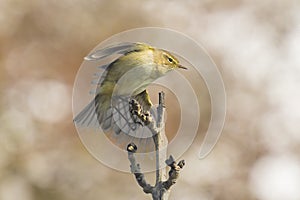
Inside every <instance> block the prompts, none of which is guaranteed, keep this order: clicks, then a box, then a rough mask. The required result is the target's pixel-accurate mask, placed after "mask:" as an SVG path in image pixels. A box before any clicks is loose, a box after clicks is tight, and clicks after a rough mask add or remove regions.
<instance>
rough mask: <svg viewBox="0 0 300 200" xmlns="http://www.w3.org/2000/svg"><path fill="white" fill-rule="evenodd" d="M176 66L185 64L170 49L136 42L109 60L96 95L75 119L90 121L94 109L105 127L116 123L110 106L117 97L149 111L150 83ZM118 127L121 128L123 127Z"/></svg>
mask: <svg viewBox="0 0 300 200" xmlns="http://www.w3.org/2000/svg"><path fill="white" fill-rule="evenodd" d="M177 68H185V67H183V66H181V65H180V64H179V62H178V60H177V59H176V58H175V57H174V56H173V55H171V54H170V53H169V52H167V51H165V50H162V49H157V48H154V47H152V46H149V45H146V44H141V43H136V44H134V45H133V46H132V47H131V48H130V49H129V50H128V51H126V52H124V55H122V56H120V57H119V58H117V59H116V60H115V61H113V62H112V63H111V64H109V66H108V67H107V68H106V71H105V73H104V76H103V77H102V78H103V79H102V82H101V83H100V84H99V86H98V88H97V90H96V96H95V99H94V100H93V101H92V102H91V103H90V104H89V105H88V106H87V107H86V108H84V109H83V110H82V112H80V113H79V114H78V115H77V116H76V118H75V119H74V121H75V122H76V123H77V124H79V125H80V124H88V119H89V116H90V115H91V113H90V112H94V113H95V114H96V116H97V119H98V123H99V125H100V126H101V127H102V129H103V130H104V131H107V130H109V129H110V128H111V127H112V125H113V124H114V123H115V122H114V121H113V119H112V116H113V111H112V109H111V107H112V99H113V98H114V97H128V96H129V97H131V98H134V99H136V100H137V101H138V102H139V103H140V105H141V106H142V110H143V111H149V110H150V108H151V106H152V103H151V101H150V97H149V95H148V92H147V91H146V88H147V86H148V85H149V84H150V83H152V82H153V81H155V80H156V79H158V78H159V77H162V76H164V75H165V74H167V72H169V71H171V70H173V69H177ZM114 129H115V128H114ZM117 130H118V131H122V130H121V127H119V129H117Z"/></svg>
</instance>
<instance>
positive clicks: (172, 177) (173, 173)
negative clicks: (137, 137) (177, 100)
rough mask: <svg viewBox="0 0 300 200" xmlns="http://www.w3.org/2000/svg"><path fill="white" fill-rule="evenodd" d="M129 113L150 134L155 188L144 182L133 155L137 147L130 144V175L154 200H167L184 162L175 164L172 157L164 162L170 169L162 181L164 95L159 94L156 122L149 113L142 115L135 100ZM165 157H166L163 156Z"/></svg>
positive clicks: (164, 139) (164, 136)
mask: <svg viewBox="0 0 300 200" xmlns="http://www.w3.org/2000/svg"><path fill="white" fill-rule="evenodd" d="M129 104H130V112H131V114H132V115H135V116H137V117H138V118H139V119H140V120H141V121H142V122H143V123H144V124H145V125H146V126H147V127H148V128H149V130H150V131H151V132H152V137H153V141H154V144H155V151H156V183H155V186H151V185H150V184H148V183H147V182H146V180H145V176H144V174H143V173H141V169H140V165H139V164H138V163H136V159H135V156H134V153H135V152H136V150H137V146H136V145H135V144H134V143H130V144H128V146H127V151H128V159H129V161H130V164H131V165H130V169H131V173H133V174H134V175H135V178H136V181H137V182H138V184H139V185H140V186H141V187H142V188H143V191H144V192H145V193H147V194H148V193H151V194H152V198H153V199H154V200H167V199H168V194H169V189H170V188H171V186H172V185H174V184H175V183H176V181H177V179H178V176H179V171H180V170H181V169H182V168H183V166H184V165H185V162H184V160H181V161H179V163H178V164H177V163H176V161H175V160H174V158H173V157H172V156H170V157H169V159H167V160H166V161H165V162H166V164H167V165H168V166H169V167H170V171H169V177H168V179H167V180H166V181H162V179H163V174H164V172H165V170H163V169H161V166H162V164H161V159H160V150H161V148H162V145H167V137H166V135H165V132H164V122H163V119H164V110H165V103H164V93H163V92H160V93H159V105H158V107H157V115H158V117H157V121H156V122H155V121H154V120H153V118H152V116H151V115H150V114H149V113H143V111H142V109H141V106H140V105H139V103H138V101H136V100H135V99H133V100H131V101H130V102H129ZM164 157H166V156H164Z"/></svg>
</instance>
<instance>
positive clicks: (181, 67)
mask: <svg viewBox="0 0 300 200" xmlns="http://www.w3.org/2000/svg"><path fill="white" fill-rule="evenodd" d="M178 68H180V69H185V70H187V69H188V68H186V67H185V66H182V65H178Z"/></svg>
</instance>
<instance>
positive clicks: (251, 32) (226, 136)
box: [0, 0, 300, 200]
mask: <svg viewBox="0 0 300 200" xmlns="http://www.w3.org/2000/svg"><path fill="white" fill-rule="evenodd" d="M299 11H300V5H299V1H297V0H295V1H293V0H287V1H281V0H275V1H274V0H254V1H250V0H249V1H246V0H244V1H242V0H223V1H217V0H215V1H212V0H204V1H197V0H187V1H179V0H178V1H162V0H153V1H150V0H147V1H139V0H132V1H121V0H117V1H101V0H98V1H96V0H93V1H79V0H77V1H71V0H64V1H54V0H50V1H35V0H29V1H23V0H1V1H0V24H1V26H0V80H1V82H0V92H1V93H0V94H1V99H0V111H1V113H0V119H1V125H0V199H1V200H19V199H22V200H50V199H51V200H52V199H56V200H81V199H86V200H94V199H107V200H109V199H111V200H117V199H118V200H123V199H124V200H125V199H150V197H149V196H145V195H144V194H143V192H142V191H141V189H140V188H139V187H138V185H137V184H136V182H135V180H134V179H133V176H132V175H130V174H125V173H119V172H117V171H114V170H111V169H109V168H107V167H105V166H103V165H101V164H100V163H99V162H98V161H96V160H95V159H93V157H91V156H90V154H88V152H87V151H86V150H85V148H84V147H83V145H82V144H81V142H80V140H79V138H78V136H77V133H76V131H75V129H74V126H73V124H72V114H71V97H72V96H71V95H72V85H73V82H74V79H75V75H76V72H77V70H78V68H79V66H80V64H81V62H82V59H83V57H84V56H85V55H86V54H87V53H88V52H89V51H90V50H91V49H92V48H94V47H95V46H96V45H97V44H98V43H99V42H101V41H102V40H104V39H106V38H107V37H109V36H111V35H113V34H115V33H118V32H120V31H124V30H127V29H130V28H136V27H144V26H160V27H168V28H172V29H175V30H177V31H180V32H183V33H185V34H187V35H189V36H190V37H192V38H194V39H195V40H196V41H197V42H199V43H201V44H202V45H203V46H204V47H206V49H207V51H208V52H209V53H210V55H211V56H212V58H213V59H214V60H215V62H216V64H217V65H218V67H219V69H220V71H221V73H222V75H223V77H224V82H225V87H226V92H227V98H228V102H227V105H228V107H227V118H226V124H225V127H224V131H223V134H222V136H221V139H220V141H219V143H218V144H217V146H216V148H215V149H214V151H213V152H212V153H211V154H210V155H209V157H208V158H206V159H204V160H198V159H197V153H198V150H199V144H200V143H199V142H200V141H201V140H200V139H201V137H203V135H201V134H200V136H199V138H200V139H199V140H197V141H196V143H195V144H194V145H193V146H192V147H191V149H190V150H189V151H188V152H187V153H186V154H184V155H183V158H184V159H185V160H186V162H187V166H186V167H185V169H184V170H183V171H182V173H181V177H180V179H179V181H178V183H177V184H176V185H175V186H174V188H173V190H172V194H171V198H170V199H176V200H177V199H180V200H195V199H201V200H232V199H237V200H255V199H259V200H282V199H285V200H299V199H300V190H299V188H300V162H299V159H300V157H299V153H300V152H299V150H300V148H299V144H300V132H299V129H300V127H299V121H300V110H299V102H300V90H299V83H300V79H299V77H300V76H299V73H300V67H299V65H300V57H299V53H300V47H299V44H300V14H299V13H300V12H299ZM204 102H205V101H204ZM204 104H205V103H204ZM203 114H204V116H206V118H205V119H208V118H209V113H208V112H207V111H205V112H204V113H203ZM171 123H172V122H171V121H170V122H169V124H171ZM169 126H170V125H169ZM203 126H205V123H204V124H203ZM203 129H204V128H203ZM200 132H201V131H200ZM124 164H125V165H127V164H128V163H124Z"/></svg>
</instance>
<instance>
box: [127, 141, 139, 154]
mask: <svg viewBox="0 0 300 200" xmlns="http://www.w3.org/2000/svg"><path fill="white" fill-rule="evenodd" d="M136 150H137V146H136V145H135V144H134V143H133V142H131V143H129V144H128V145H127V151H128V152H130V153H135V152H136Z"/></svg>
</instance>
